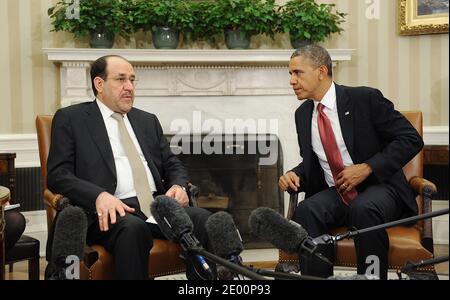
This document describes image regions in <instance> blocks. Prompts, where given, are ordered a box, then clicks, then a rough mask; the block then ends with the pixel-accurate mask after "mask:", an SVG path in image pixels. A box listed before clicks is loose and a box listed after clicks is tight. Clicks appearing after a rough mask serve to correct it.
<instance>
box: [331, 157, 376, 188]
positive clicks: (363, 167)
mask: <svg viewBox="0 0 450 300" xmlns="http://www.w3.org/2000/svg"><path fill="white" fill-rule="evenodd" d="M370 174H372V168H371V167H370V166H369V165H368V164H366V163H363V164H357V165H352V166H348V167H345V168H344V170H342V172H341V173H339V175H338V176H337V177H336V182H335V185H336V189H337V190H338V191H339V192H340V193H342V194H343V195H345V194H347V192H349V191H351V190H352V189H353V188H354V187H356V186H357V185H358V184H360V183H361V182H363V181H364V180H366V178H367V177H369V175H370Z"/></svg>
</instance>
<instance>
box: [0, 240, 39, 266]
mask: <svg viewBox="0 0 450 300" xmlns="http://www.w3.org/2000/svg"><path fill="white" fill-rule="evenodd" d="M39 246H40V242H39V240H37V239H35V238H32V237H30V236H27V235H22V236H21V237H20V239H19V240H18V241H17V243H16V244H15V245H14V247H13V248H12V249H11V250H10V251H8V252H7V253H6V263H11V262H16V261H20V260H25V259H33V258H39Z"/></svg>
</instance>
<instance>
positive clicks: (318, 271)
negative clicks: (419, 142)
mask: <svg viewBox="0 0 450 300" xmlns="http://www.w3.org/2000/svg"><path fill="white" fill-rule="evenodd" d="M404 210H406V207H405V205H404V204H403V201H401V199H399V196H398V195H397V193H396V191H395V190H394V188H393V187H391V186H389V185H387V184H379V185H374V186H370V187H368V188H367V189H366V190H364V192H362V193H360V194H359V195H358V197H357V198H355V199H354V200H353V201H352V202H351V204H350V205H349V206H346V205H345V204H343V203H342V201H341V199H340V197H339V195H338V193H337V191H336V189H335V187H330V188H328V189H326V190H323V191H321V192H319V193H317V194H315V195H313V196H311V197H309V198H307V199H305V200H304V201H301V202H300V203H299V204H298V206H297V209H296V211H295V215H294V221H296V222H297V223H299V224H301V225H302V226H303V227H304V228H305V229H306V231H307V232H308V234H309V236H311V237H312V238H315V237H318V236H320V235H322V234H328V233H329V232H330V230H331V229H333V228H337V227H341V226H354V227H356V228H357V229H363V228H367V227H371V226H375V225H379V224H382V223H386V222H390V221H393V220H396V219H399V218H400V217H401V215H402V212H404ZM354 242H355V248H356V255H357V271H358V274H366V270H367V268H368V267H371V266H372V267H374V265H373V262H374V260H373V259H372V258H374V257H373V256H372V257H371V255H374V256H375V257H376V258H377V259H379V262H380V264H379V277H380V279H387V271H388V250H389V238H388V236H387V233H386V231H385V230H377V231H373V232H370V233H365V234H361V235H359V236H357V237H355V239H354ZM317 250H318V252H320V253H322V254H323V255H325V256H326V257H327V258H328V259H329V260H330V261H332V262H333V261H334V260H335V249H334V247H333V245H319V247H318V249H317ZM366 260H367V262H366ZM375 267H378V266H375ZM300 269H301V272H302V274H304V275H313V276H320V277H328V276H332V275H333V266H330V265H328V264H326V263H324V262H322V261H321V260H319V259H318V258H315V257H311V258H308V257H304V256H300ZM370 270H373V269H372V268H371V269H370ZM375 270H376V269H375ZM375 275H377V274H375Z"/></svg>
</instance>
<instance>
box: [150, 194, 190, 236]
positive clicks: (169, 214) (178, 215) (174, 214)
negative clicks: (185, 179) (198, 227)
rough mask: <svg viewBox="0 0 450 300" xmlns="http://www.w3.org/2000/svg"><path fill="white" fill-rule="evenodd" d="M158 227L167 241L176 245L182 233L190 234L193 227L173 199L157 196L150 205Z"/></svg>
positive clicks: (182, 209) (184, 212)
mask: <svg viewBox="0 0 450 300" xmlns="http://www.w3.org/2000/svg"><path fill="white" fill-rule="evenodd" d="M150 211H151V213H152V215H153V217H154V218H155V220H156V222H157V223H158V227H159V228H160V229H161V231H162V233H163V234H164V235H165V236H166V238H167V239H169V240H171V241H172V242H175V243H178V241H179V239H180V238H181V236H182V234H183V233H186V232H192V231H193V229H194V225H193V224H192V221H191V219H190V218H189V216H188V214H187V213H186V211H185V210H184V208H183V207H181V205H180V204H179V203H178V202H177V201H176V200H175V199H173V198H171V197H168V196H165V195H159V196H156V198H155V200H154V201H153V202H152V204H151V205H150Z"/></svg>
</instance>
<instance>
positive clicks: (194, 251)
mask: <svg viewBox="0 0 450 300" xmlns="http://www.w3.org/2000/svg"><path fill="white" fill-rule="evenodd" d="M187 252H190V253H192V254H194V255H201V256H204V257H206V258H208V259H209V260H211V261H213V262H215V263H216V264H219V265H222V266H224V267H227V268H228V269H230V270H232V271H234V272H235V273H237V274H241V275H243V276H246V277H248V278H250V279H253V280H267V278H265V277H263V276H261V275H258V274H256V273H255V272H253V271H250V270H249V269H247V268H244V267H241V266H239V265H236V264H234V263H232V262H229V261H228V260H226V259H223V258H221V257H219V256H217V255H214V254H212V253H211V252H208V251H206V250H205V249H203V248H202V247H200V246H193V247H190V248H188V249H187Z"/></svg>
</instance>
